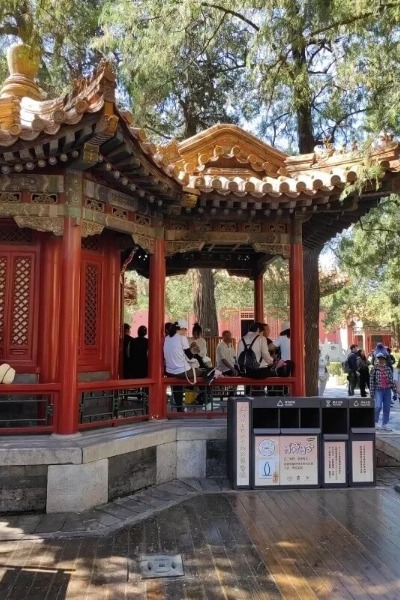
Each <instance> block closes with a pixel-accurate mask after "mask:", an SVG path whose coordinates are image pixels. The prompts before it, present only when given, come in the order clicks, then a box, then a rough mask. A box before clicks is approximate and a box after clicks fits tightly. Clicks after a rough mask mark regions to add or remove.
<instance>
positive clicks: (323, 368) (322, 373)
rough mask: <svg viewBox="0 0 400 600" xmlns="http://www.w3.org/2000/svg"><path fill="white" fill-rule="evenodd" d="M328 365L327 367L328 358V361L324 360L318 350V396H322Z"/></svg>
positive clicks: (326, 379)
mask: <svg viewBox="0 0 400 600" xmlns="http://www.w3.org/2000/svg"><path fill="white" fill-rule="evenodd" d="M328 365H329V357H328V359H326V358H324V357H323V356H322V354H321V350H320V351H319V359H318V394H319V395H320V396H323V395H324V392H325V388H326V384H327V382H328V379H329V373H328Z"/></svg>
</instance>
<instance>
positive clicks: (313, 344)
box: [303, 248, 320, 396]
mask: <svg viewBox="0 0 400 600" xmlns="http://www.w3.org/2000/svg"><path fill="white" fill-rule="evenodd" d="M319 253H320V248H316V249H313V250H309V249H307V248H304V258H303V269H304V281H306V282H307V285H305V286H304V342H305V361H306V364H305V375H306V395H307V396H317V395H318V358H319V273H318V257H319Z"/></svg>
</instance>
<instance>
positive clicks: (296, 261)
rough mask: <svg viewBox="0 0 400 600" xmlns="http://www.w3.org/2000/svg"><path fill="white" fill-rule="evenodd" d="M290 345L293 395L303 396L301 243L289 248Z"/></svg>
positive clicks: (304, 387) (304, 388) (293, 244)
mask: <svg viewBox="0 0 400 600" xmlns="http://www.w3.org/2000/svg"><path fill="white" fill-rule="evenodd" d="M289 271H290V343H291V358H292V360H293V362H294V364H295V371H294V374H295V378H296V383H295V386H294V390H293V392H294V394H295V395H296V396H304V395H305V390H306V386H305V364H304V278H303V245H302V243H301V242H296V243H292V244H291V246H290V266H289Z"/></svg>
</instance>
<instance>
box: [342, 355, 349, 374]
mask: <svg viewBox="0 0 400 600" xmlns="http://www.w3.org/2000/svg"><path fill="white" fill-rule="evenodd" d="M342 369H343V373H350V367H349V361H348V359H347V358H346V360H345V361H344V362H342Z"/></svg>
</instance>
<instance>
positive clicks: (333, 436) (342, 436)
mask: <svg viewBox="0 0 400 600" xmlns="http://www.w3.org/2000/svg"><path fill="white" fill-rule="evenodd" d="M322 437H323V440H324V442H325V441H326V442H328V441H333V440H338V441H340V440H348V439H349V436H348V435H347V433H324V434H323V436H322Z"/></svg>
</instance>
